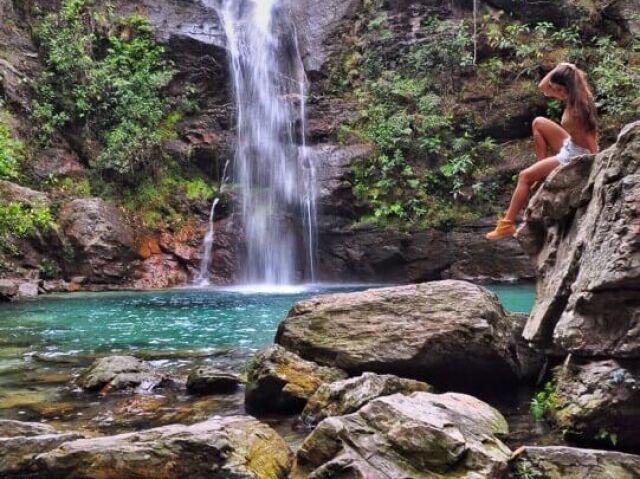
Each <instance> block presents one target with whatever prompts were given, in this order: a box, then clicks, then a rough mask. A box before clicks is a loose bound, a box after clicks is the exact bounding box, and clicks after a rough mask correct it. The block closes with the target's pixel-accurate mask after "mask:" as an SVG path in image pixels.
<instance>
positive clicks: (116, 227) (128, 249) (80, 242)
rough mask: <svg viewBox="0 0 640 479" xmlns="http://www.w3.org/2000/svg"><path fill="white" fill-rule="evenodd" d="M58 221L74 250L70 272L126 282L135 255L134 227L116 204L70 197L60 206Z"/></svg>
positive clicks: (97, 279) (94, 279)
mask: <svg viewBox="0 0 640 479" xmlns="http://www.w3.org/2000/svg"><path fill="white" fill-rule="evenodd" d="M60 224H61V225H62V228H63V230H64V234H65V235H66V237H67V238H68V239H69V241H70V243H71V246H72V247H73V250H74V252H75V255H74V258H73V260H70V264H69V265H68V267H67V271H68V272H69V273H70V274H78V275H81V276H85V277H86V278H87V279H88V281H90V282H92V283H107V284H117V283H122V282H125V281H126V280H127V278H128V276H129V273H130V265H131V262H132V261H133V260H134V259H135V258H136V254H135V241H134V234H133V230H132V229H131V227H130V226H129V225H127V224H126V222H125V219H124V217H123V215H122V213H121V212H120V210H119V209H118V208H116V207H115V206H113V205H110V204H109V203H107V202H105V201H104V200H101V199H99V198H87V199H77V200H73V201H71V202H69V203H67V204H65V205H64V206H63V207H62V210H61V211H60Z"/></svg>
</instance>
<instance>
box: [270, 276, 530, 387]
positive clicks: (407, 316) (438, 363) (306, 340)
mask: <svg viewBox="0 0 640 479" xmlns="http://www.w3.org/2000/svg"><path fill="white" fill-rule="evenodd" d="M512 327H513V325H512V322H511V319H510V317H509V315H508V314H507V313H505V311H504V309H503V308H502V306H501V304H500V301H499V300H498V298H497V296H496V295H495V294H494V293H492V292H490V291H488V290H487V289H485V288H482V287H481V286H477V285H474V284H471V283H466V282H463V281H453V280H448V281H436V282H432V283H423V284H418V285H410V286H401V287H392V288H380V289H371V290H367V291H363V292H357V293H346V294H332V295H326V296H321V297H316V298H312V299H309V300H306V301H301V302H299V303H297V304H296V305H294V306H293V308H292V309H291V311H290V312H289V315H288V317H287V318H286V319H285V320H284V321H283V322H282V323H281V324H280V326H279V328H278V332H277V334H276V342H277V343H278V344H280V345H282V346H283V347H285V348H287V349H288V350H290V351H293V352H295V353H297V354H299V355H300V356H302V357H303V358H305V359H308V360H310V361H315V362H317V363H320V364H324V365H330V366H334V367H338V368H341V369H344V370H346V371H348V372H349V373H351V374H359V373H361V372H363V371H373V372H377V373H388V374H396V375H398V376H404V377H411V378H415V379H424V380H426V381H428V382H430V383H432V384H434V385H436V386H445V387H448V386H450V387H456V388H462V389H465V390H466V389H468V388H471V387H478V386H484V385H488V384H491V383H494V382H500V383H501V384H503V383H504V382H505V381H507V382H515V381H516V380H517V379H518V378H519V367H518V364H517V359H516V355H515V353H514V348H513V341H512Z"/></svg>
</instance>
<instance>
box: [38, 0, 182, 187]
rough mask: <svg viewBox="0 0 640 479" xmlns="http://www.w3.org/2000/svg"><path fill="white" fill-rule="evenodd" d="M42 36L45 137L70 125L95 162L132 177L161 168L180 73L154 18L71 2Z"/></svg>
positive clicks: (93, 2) (92, 2)
mask: <svg viewBox="0 0 640 479" xmlns="http://www.w3.org/2000/svg"><path fill="white" fill-rule="evenodd" d="M36 35H37V38H38V41H39V44H40V48H41V51H42V58H43V62H44V66H45V71H44V72H43V73H42V74H41V76H40V77H39V78H38V79H37V81H36V84H35V90H36V94H37V100H36V101H35V103H34V119H35V120H36V121H37V123H38V126H39V129H38V132H39V133H38V136H39V139H40V141H41V142H42V143H43V144H46V143H48V142H49V141H50V140H51V138H52V137H53V135H54V134H55V133H56V132H57V131H60V129H61V128H63V127H64V129H65V130H68V134H70V135H75V136H77V137H79V138H81V139H82V140H83V143H84V144H85V145H87V146H86V148H85V150H86V151H85V152H84V154H85V155H86V156H87V157H88V159H89V160H90V162H92V163H93V166H95V167H97V168H99V169H101V170H109V171H113V172H115V173H116V174H119V175H121V177H122V179H128V180H129V181H132V180H134V178H136V176H137V175H135V173H140V172H145V171H149V170H152V171H153V170H154V169H156V168H158V166H159V165H158V164H159V163H160V162H161V161H162V155H161V153H160V151H159V144H160V141H161V139H162V134H163V129H162V128H161V126H162V123H163V121H164V120H165V119H166V118H167V115H168V113H169V111H170V109H171V105H170V104H169V101H168V100H167V97H166V95H164V94H163V90H164V89H165V88H166V87H167V85H168V84H169V82H170V81H171V79H172V78H173V75H174V72H173V70H172V69H171V66H170V65H169V63H168V62H167V61H166V60H164V59H163V49H162V48H161V47H159V46H157V45H156V44H155V41H154V36H153V32H152V30H151V28H150V27H149V25H148V23H147V20H146V19H145V18H144V17H142V16H140V15H132V16H129V17H122V16H119V15H117V14H116V13H115V10H114V8H113V7H112V6H111V4H110V3H108V2H106V3H101V2H98V1H97V0H64V1H63V3H62V7H61V10H60V12H58V13H54V14H50V15H47V16H46V17H45V18H44V19H43V20H42V22H41V23H40V25H39V28H38V29H37V31H36Z"/></svg>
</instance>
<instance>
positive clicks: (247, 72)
mask: <svg viewBox="0 0 640 479" xmlns="http://www.w3.org/2000/svg"><path fill="white" fill-rule="evenodd" d="M218 1H219V4H218V5H217V8H218V12H219V15H220V17H221V20H222V24H223V27H224V30H225V34H226V38H227V48H228V50H229V64H230V69H231V74H232V81H233V92H234V100H235V105H236V108H237V114H236V115H237V116H236V125H237V140H236V150H235V158H234V177H235V178H234V180H235V183H236V186H237V188H238V191H239V194H240V198H239V202H240V208H241V218H242V224H243V230H244V236H245V242H246V244H245V247H246V258H245V259H244V264H243V277H242V280H243V282H245V283H247V284H258V283H259V284H271V285H286V284H293V283H296V282H299V281H301V280H311V281H313V280H314V279H315V262H316V257H315V256H316V254H315V249H316V186H315V172H314V166H313V164H312V163H311V162H310V161H309V156H308V154H307V147H306V139H305V135H306V125H305V114H306V112H305V109H306V105H305V96H306V91H305V88H306V77H305V73H304V68H303V65H302V60H301V58H300V51H299V48H298V40H297V34H296V30H295V26H294V25H293V22H292V19H291V18H290V15H289V11H288V9H287V8H286V6H285V5H283V3H284V2H283V1H282V0H218Z"/></svg>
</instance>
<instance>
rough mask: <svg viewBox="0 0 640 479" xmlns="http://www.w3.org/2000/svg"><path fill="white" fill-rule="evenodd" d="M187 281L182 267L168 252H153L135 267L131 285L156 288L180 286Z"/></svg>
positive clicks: (137, 287) (139, 287)
mask: <svg viewBox="0 0 640 479" xmlns="http://www.w3.org/2000/svg"><path fill="white" fill-rule="evenodd" d="M187 281H188V275H187V272H186V270H185V269H184V267H183V266H182V265H181V264H180V263H179V262H178V261H176V260H175V258H173V257H172V256H171V255H168V254H154V255H151V256H150V257H148V258H147V259H145V260H144V261H142V262H141V264H140V266H139V267H137V268H136V273H135V280H134V282H133V287H134V288H136V289H156V288H171V287H174V286H182V285H184V284H186V283H187Z"/></svg>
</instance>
